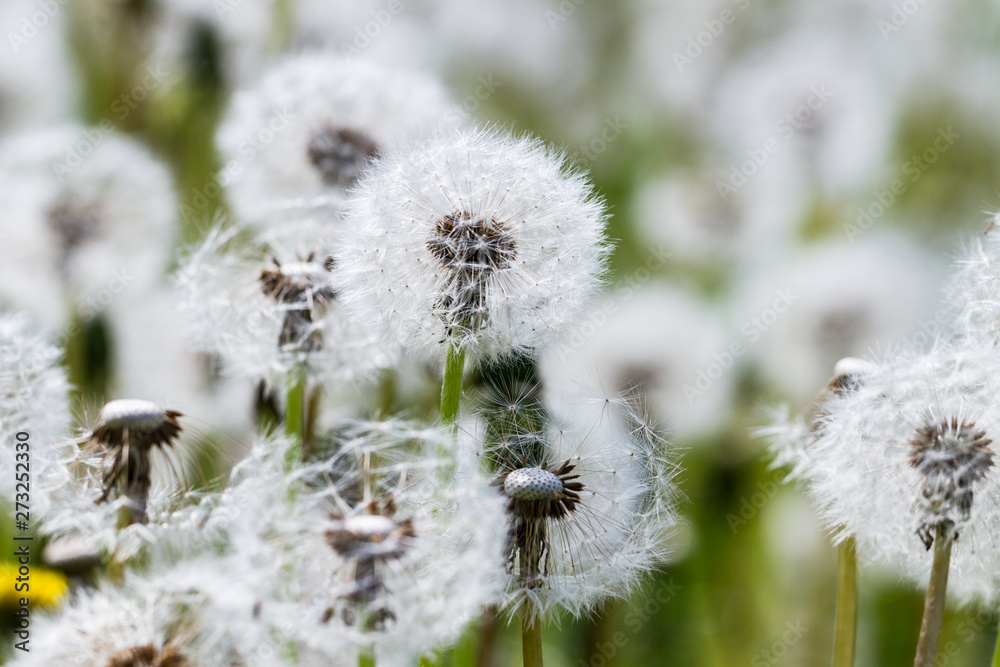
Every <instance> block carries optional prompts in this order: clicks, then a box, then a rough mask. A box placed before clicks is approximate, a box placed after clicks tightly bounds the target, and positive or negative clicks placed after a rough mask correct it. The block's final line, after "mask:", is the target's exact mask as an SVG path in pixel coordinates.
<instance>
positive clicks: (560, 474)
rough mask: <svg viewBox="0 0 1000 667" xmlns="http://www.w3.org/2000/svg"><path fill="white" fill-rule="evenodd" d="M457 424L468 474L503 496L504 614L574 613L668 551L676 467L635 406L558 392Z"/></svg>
mask: <svg viewBox="0 0 1000 667" xmlns="http://www.w3.org/2000/svg"><path fill="white" fill-rule="evenodd" d="M489 405H491V406H492V408H490V409H487V410H485V411H484V412H483V414H482V415H481V416H480V418H479V419H478V420H477V421H476V422H475V423H468V424H464V425H463V427H462V431H463V432H464V433H465V437H466V438H467V439H468V441H467V442H464V443H461V451H464V452H466V454H468V455H470V457H471V459H472V460H473V461H474V463H469V464H468V465H469V469H468V471H467V472H466V473H465V474H468V475H472V474H474V473H473V471H479V472H478V474H483V472H482V471H485V475H486V476H488V477H489V478H490V480H491V482H490V483H491V485H492V486H493V487H494V488H496V489H497V490H498V492H499V493H498V495H500V496H501V497H502V498H503V500H504V503H505V504H504V512H503V514H502V515H501V516H493V517H484V520H491V521H493V522H497V523H499V524H501V525H502V526H503V527H504V528H503V532H504V534H505V535H506V537H505V545H504V560H503V562H504V570H505V573H506V575H505V582H506V583H505V587H504V592H503V595H502V596H501V597H500V598H499V600H498V603H499V605H500V607H501V608H502V609H504V610H505V611H506V612H508V613H511V614H513V613H523V614H527V615H529V616H530V617H534V618H546V619H550V618H553V617H554V616H555V615H556V614H558V613H559V612H560V611H565V612H568V613H570V614H572V615H580V614H584V613H587V612H588V611H590V610H592V609H593V608H594V606H595V605H597V604H598V603H599V602H600V601H602V600H605V599H608V598H616V597H620V596H624V595H626V594H627V593H628V592H629V591H630V590H632V589H633V587H634V586H635V585H636V583H637V582H638V581H639V579H640V578H641V574H642V573H643V572H645V571H647V570H648V569H650V568H652V567H653V566H654V565H655V564H657V563H660V562H662V561H663V559H665V558H666V557H667V553H668V548H667V547H666V538H667V536H668V535H669V534H670V533H671V532H672V531H673V529H674V528H675V527H676V525H677V521H678V520H677V517H676V514H675V513H674V510H673V501H674V498H675V494H676V490H675V488H674V487H673V482H672V479H673V475H674V472H675V468H674V466H673V464H672V462H671V460H670V456H669V455H668V454H667V452H666V450H665V443H664V442H663V440H662V439H661V438H660V437H659V435H658V434H657V430H656V429H655V427H653V426H652V425H651V424H650V423H649V422H648V421H647V419H646V417H645V416H644V414H643V413H642V411H641V410H639V409H638V408H637V406H636V405H635V403H634V402H632V401H631V400H627V399H624V398H622V397H619V396H603V395H602V396H600V397H598V396H595V397H594V399H593V400H584V399H583V398H582V397H581V396H580V395H579V394H577V395H576V396H575V397H572V398H571V399H568V400H567V399H563V398H562V397H558V395H556V396H553V395H547V396H546V395H539V394H537V393H534V392H528V393H527V394H526V395H525V396H523V397H521V398H518V397H510V398H507V399H503V398H498V399H496V400H493V399H491V400H490V402H489Z"/></svg>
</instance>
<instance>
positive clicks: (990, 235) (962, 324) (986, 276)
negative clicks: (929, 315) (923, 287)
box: [945, 216, 1000, 345]
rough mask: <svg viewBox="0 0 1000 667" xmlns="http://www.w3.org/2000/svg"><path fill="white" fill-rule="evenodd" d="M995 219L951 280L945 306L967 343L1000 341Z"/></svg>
mask: <svg viewBox="0 0 1000 667" xmlns="http://www.w3.org/2000/svg"><path fill="white" fill-rule="evenodd" d="M998 221H1000V218H998V217H997V216H994V219H993V221H992V222H991V224H990V227H989V229H988V230H987V232H986V234H985V236H982V237H980V238H977V239H974V240H972V241H970V242H969V243H968V245H967V247H966V248H965V251H964V253H963V254H962V257H961V259H960V260H959V261H958V266H957V268H956V270H955V272H954V273H953V275H952V276H951V278H950V279H949V281H948V284H947V287H946V290H945V303H947V304H948V315H949V317H948V321H950V322H954V325H953V329H954V331H953V334H954V335H955V336H956V337H957V338H959V339H960V340H962V341H965V344H968V345H976V344H977V343H983V344H986V345H991V344H996V343H997V342H998V341H1000V230H998V229H996V228H995V226H996V223H997V222H998Z"/></svg>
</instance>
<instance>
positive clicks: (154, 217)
mask: <svg viewBox="0 0 1000 667" xmlns="http://www.w3.org/2000/svg"><path fill="white" fill-rule="evenodd" d="M0 179H2V180H3V182H4V183H5V186H4V188H3V189H2V191H0V205H2V207H3V210H4V211H6V214H5V215H4V218H3V221H0V233H3V234H4V235H5V237H4V242H3V243H2V244H0V257H2V258H3V261H2V262H0V282H2V284H3V290H2V296H3V298H4V300H5V301H6V302H7V303H8V304H9V305H10V306H14V307H18V308H23V309H25V310H28V311H29V312H31V313H32V314H34V315H35V317H36V318H38V319H39V321H42V322H44V323H47V324H48V325H49V326H54V327H55V326H59V325H61V324H62V323H63V322H65V320H66V319H67V318H69V317H71V316H73V315H78V316H80V317H81V318H83V319H88V318H92V317H94V316H95V315H97V314H99V313H101V312H103V311H104V310H105V308H106V307H107V306H108V304H109V303H110V302H111V301H112V300H113V299H114V298H115V297H116V295H118V294H120V293H121V292H122V291H123V290H126V289H127V290H130V291H133V292H139V291H142V290H144V289H148V288H149V287H150V286H151V285H154V284H156V282H157V281H159V280H160V279H162V278H163V277H164V275H165V274H166V269H167V264H168V262H169V260H170V250H171V247H172V245H173V240H174V229H175V228H174V222H175V216H176V202H175V200H174V193H173V186H172V184H171V178H170V174H169V173H168V171H167V169H166V168H165V167H164V166H163V165H162V164H160V163H159V162H158V161H157V160H156V159H154V158H153V156H152V155H151V154H150V153H149V152H148V151H147V150H146V149H145V148H143V147H142V146H140V145H139V144H137V143H136V142H135V141H133V140H132V139H129V138H126V137H124V136H119V135H118V134H115V133H114V132H105V131H104V130H96V129H88V128H84V127H76V126H63V127H56V128H46V129H43V130H35V131H32V132H27V133H23V134H19V135H13V136H11V137H8V138H6V139H5V140H4V142H3V143H2V144H0ZM67 305H68V306H69V309H70V310H69V312H67Z"/></svg>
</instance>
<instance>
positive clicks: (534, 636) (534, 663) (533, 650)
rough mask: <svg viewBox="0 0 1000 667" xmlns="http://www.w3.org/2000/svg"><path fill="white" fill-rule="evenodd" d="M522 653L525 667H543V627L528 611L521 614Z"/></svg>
mask: <svg viewBox="0 0 1000 667" xmlns="http://www.w3.org/2000/svg"><path fill="white" fill-rule="evenodd" d="M521 651H522V654H523V656H524V667H542V627H541V625H540V624H539V622H538V619H532V617H531V615H530V613H529V612H528V611H527V610H522V612H521Z"/></svg>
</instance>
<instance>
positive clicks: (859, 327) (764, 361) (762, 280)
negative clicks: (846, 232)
mask: <svg viewBox="0 0 1000 667" xmlns="http://www.w3.org/2000/svg"><path fill="white" fill-rule="evenodd" d="M845 267H850V270H845ZM940 282H941V262H940V260H939V258H938V257H936V256H935V255H934V254H932V253H930V252H929V251H927V250H926V249H924V248H923V247H922V246H921V245H919V244H917V243H914V242H913V241H912V240H910V239H907V238H906V237H903V236H900V235H897V234H888V233H886V234H882V233H876V232H870V236H865V237H863V238H861V239H858V240H857V241H856V242H855V243H847V242H842V243H826V244H821V245H814V246H810V247H809V248H807V249H804V250H803V251H802V252H801V253H800V254H799V257H797V258H795V259H793V260H791V261H787V260H786V261H785V262H781V263H774V264H773V265H771V266H767V267H761V268H760V269H759V270H757V271H756V272H754V273H753V274H751V275H749V276H748V278H747V279H745V280H744V281H743V283H742V284H741V285H740V286H739V287H738V289H736V290H734V293H733V294H732V296H731V302H730V303H731V304H732V306H731V308H730V311H731V312H732V313H733V322H732V326H733V328H734V333H733V340H734V341H736V342H738V343H739V344H740V345H741V346H742V348H743V349H745V350H746V353H747V356H748V357H750V358H752V359H754V360H755V361H756V362H757V363H758V364H759V367H760V370H761V372H762V374H763V376H764V377H765V378H766V379H767V380H768V381H769V382H771V383H772V384H773V386H775V387H777V388H778V389H780V390H781V391H782V392H783V393H784V395H785V396H787V397H788V400H790V401H791V402H792V403H793V404H801V403H804V402H805V401H808V400H809V399H810V398H812V397H813V396H814V395H815V393H816V392H817V391H818V390H819V389H820V388H821V387H822V386H823V385H824V384H825V383H826V381H827V380H828V379H829V378H830V370H831V369H832V368H833V366H834V364H835V363H836V362H837V360H839V359H842V358H843V357H850V356H864V355H866V354H868V353H869V352H873V351H878V350H887V349H890V348H891V347H892V346H894V345H896V344H898V343H899V342H900V341H902V340H904V339H905V340H907V341H909V343H911V344H912V345H914V346H916V347H923V348H925V349H926V348H927V346H928V344H929V343H930V342H931V341H932V340H933V338H934V336H935V334H936V333H937V332H938V331H939V330H940V329H941V328H942V325H941V322H942V319H943V311H938V312H935V311H934V307H935V305H936V304H937V299H936V295H937V291H938V289H939V287H940Z"/></svg>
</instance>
